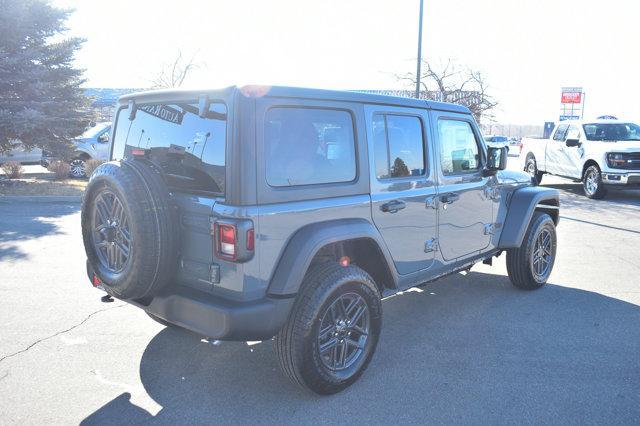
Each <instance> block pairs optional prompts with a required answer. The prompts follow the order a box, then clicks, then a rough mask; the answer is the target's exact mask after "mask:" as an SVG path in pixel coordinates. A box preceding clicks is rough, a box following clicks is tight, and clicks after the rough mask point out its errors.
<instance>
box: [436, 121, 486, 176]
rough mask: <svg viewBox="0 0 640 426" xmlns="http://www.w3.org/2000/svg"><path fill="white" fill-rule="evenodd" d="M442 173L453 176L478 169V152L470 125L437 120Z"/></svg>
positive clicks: (461, 122)
mask: <svg viewBox="0 0 640 426" xmlns="http://www.w3.org/2000/svg"><path fill="white" fill-rule="evenodd" d="M438 135H439V139H440V156H441V157H440V162H441V164H442V173H443V174H444V175H445V176H446V175H455V174H460V173H469V172H475V171H478V170H479V169H480V150H479V148H478V142H477V141H476V137H475V135H474V133H473V129H472V128H471V124H469V123H468V122H466V121H459V120H439V121H438Z"/></svg>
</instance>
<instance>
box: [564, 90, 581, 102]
mask: <svg viewBox="0 0 640 426" xmlns="http://www.w3.org/2000/svg"><path fill="white" fill-rule="evenodd" d="M560 102H561V103H563V104H580V103H582V88H580V87H567V88H563V89H562V99H561V100H560Z"/></svg>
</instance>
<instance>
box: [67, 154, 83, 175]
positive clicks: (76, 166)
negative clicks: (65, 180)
mask: <svg viewBox="0 0 640 426" xmlns="http://www.w3.org/2000/svg"><path fill="white" fill-rule="evenodd" d="M85 170H86V164H85V159H84V158H81V157H77V158H74V159H73V160H71V161H70V162H69V175H70V176H71V177H72V178H75V179H82V178H84V177H87V173H86V171H85Z"/></svg>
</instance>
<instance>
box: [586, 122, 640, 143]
mask: <svg viewBox="0 0 640 426" xmlns="http://www.w3.org/2000/svg"><path fill="white" fill-rule="evenodd" d="M582 127H583V128H584V134H585V135H586V137H587V140H589V141H639V140H640V126H638V125H637V124H634V123H591V124H585V125H583V126H582Z"/></svg>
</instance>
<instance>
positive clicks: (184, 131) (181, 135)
mask: <svg viewBox="0 0 640 426" xmlns="http://www.w3.org/2000/svg"><path fill="white" fill-rule="evenodd" d="M226 141H227V107H226V105H224V104H222V103H212V104H211V105H210V107H209V111H208V112H207V113H206V116H205V117H204V118H201V117H199V115H198V104H189V103H165V104H141V105H138V109H137V111H136V114H135V118H134V119H133V120H132V121H130V120H129V109H128V108H122V109H120V111H119V112H118V119H117V127H116V128H115V134H114V138H113V154H112V158H113V159H114V160H121V159H123V158H126V157H130V156H131V151H132V150H133V149H143V150H145V151H146V152H147V154H146V155H147V156H148V158H149V159H151V161H153V162H154V163H156V164H157V165H158V166H159V167H160V168H161V169H162V171H163V172H164V174H165V178H166V180H167V184H168V185H169V186H170V187H172V188H177V189H183V190H193V191H206V192H215V193H224V191H225V150H226V143H227V142H226Z"/></svg>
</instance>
